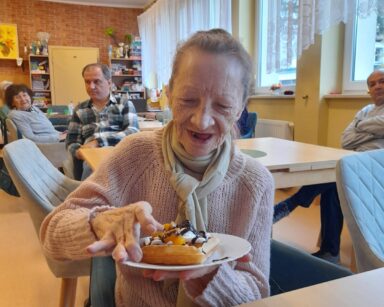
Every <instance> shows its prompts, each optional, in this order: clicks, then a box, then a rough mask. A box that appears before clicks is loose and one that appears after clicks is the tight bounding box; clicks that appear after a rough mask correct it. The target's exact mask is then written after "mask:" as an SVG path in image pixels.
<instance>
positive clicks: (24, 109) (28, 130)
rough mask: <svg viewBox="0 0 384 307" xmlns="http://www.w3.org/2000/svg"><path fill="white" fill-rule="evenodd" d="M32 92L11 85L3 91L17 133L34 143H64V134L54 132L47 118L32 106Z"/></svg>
mask: <svg viewBox="0 0 384 307" xmlns="http://www.w3.org/2000/svg"><path fill="white" fill-rule="evenodd" d="M32 95H33V93H32V91H31V89H30V88H29V87H28V86H26V85H24V84H12V85H9V86H8V87H7V89H6V90H5V102H6V104H7V105H8V107H9V109H11V111H10V112H9V113H8V118H9V119H11V120H12V121H13V122H14V123H15V125H16V127H17V129H18V131H19V132H20V133H21V135H22V136H24V137H25V138H27V139H30V140H32V141H34V142H36V143H56V142H60V141H64V140H65V138H66V133H65V132H60V131H57V130H55V128H54V127H53V125H52V123H51V122H50V121H49V119H48V118H47V116H46V115H45V114H44V113H43V112H42V111H41V110H40V109H39V108H37V107H34V106H32Z"/></svg>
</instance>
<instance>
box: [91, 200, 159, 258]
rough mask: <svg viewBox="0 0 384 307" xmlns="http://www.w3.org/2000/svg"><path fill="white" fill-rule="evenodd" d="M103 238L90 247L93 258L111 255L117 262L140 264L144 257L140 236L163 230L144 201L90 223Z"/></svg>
mask: <svg viewBox="0 0 384 307" xmlns="http://www.w3.org/2000/svg"><path fill="white" fill-rule="evenodd" d="M91 225H92V228H93V231H94V232H95V233H96V236H97V237H98V238H100V240H99V241H96V242H94V243H92V244H91V245H89V246H88V247H87V251H88V252H89V253H91V254H97V253H100V252H106V253H111V251H112V257H113V259H114V260H115V261H117V262H123V261H126V260H132V261H136V262H138V261H140V260H141V258H142V256H143V254H142V251H141V248H140V245H139V238H140V233H141V231H143V232H144V233H148V234H149V233H152V232H154V231H156V230H161V229H162V228H163V226H162V225H161V224H160V223H158V222H157V221H156V220H155V219H154V217H153V216H152V207H151V205H150V204H149V203H147V202H145V201H139V202H137V203H133V204H130V205H128V206H125V207H122V208H116V209H111V210H107V211H104V212H101V213H99V214H98V215H97V216H96V217H95V218H94V219H92V220H91Z"/></svg>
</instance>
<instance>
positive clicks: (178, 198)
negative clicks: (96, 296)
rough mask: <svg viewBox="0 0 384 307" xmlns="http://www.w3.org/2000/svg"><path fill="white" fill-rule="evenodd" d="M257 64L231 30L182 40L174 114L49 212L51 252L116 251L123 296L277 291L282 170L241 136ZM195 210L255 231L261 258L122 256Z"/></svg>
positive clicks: (191, 297) (206, 298)
mask: <svg viewBox="0 0 384 307" xmlns="http://www.w3.org/2000/svg"><path fill="white" fill-rule="evenodd" d="M251 67H252V65H251V60H250V57H249V55H248V54H247V53H246V51H245V50H244V48H243V47H242V46H241V44H240V43H239V42H237V41H236V40H235V39H234V38H232V36H231V35H230V34H229V33H227V32H226V31H224V30H220V29H213V30H209V31H201V32H197V33H196V34H195V35H193V36H192V37H191V38H190V39H188V40H187V41H186V42H184V44H183V45H181V46H179V48H178V50H177V53H176V55H175V58H174V63H173V69H172V75H171V79H170V82H169V90H168V98H169V101H170V107H171V109H172V113H173V119H172V120H171V121H170V122H169V123H168V124H167V125H166V126H165V127H164V128H162V129H160V130H155V131H148V132H142V133H140V135H139V134H132V135H130V136H128V137H126V138H124V140H122V141H121V142H120V143H119V144H118V145H117V146H116V147H115V149H114V150H113V152H112V154H111V155H110V156H109V159H108V160H107V161H105V163H103V164H102V165H100V168H98V169H97V170H96V171H95V172H94V173H93V174H92V176H90V177H88V178H87V180H85V181H84V182H83V183H82V184H81V186H80V187H79V188H78V189H77V190H76V191H74V192H73V193H72V194H70V195H69V197H68V198H67V199H66V201H65V202H64V203H63V204H61V205H60V206H59V207H58V208H56V210H54V211H53V212H51V213H50V214H49V215H48V216H47V217H46V219H45V220H44V222H43V223H42V226H41V242H42V244H43V248H44V251H45V253H46V254H47V255H48V256H49V257H52V258H56V259H61V260H64V259H83V258H88V257H91V256H94V255H98V254H100V253H105V252H106V253H107V254H110V253H112V256H113V258H114V259H115V261H116V270H117V280H116V288H115V289H116V291H115V293H116V295H115V300H116V305H117V306H174V305H176V301H180V300H181V301H183V300H188V301H192V302H193V303H195V304H198V305H205V306H208V305H210V306H232V305H238V304H241V303H245V302H249V301H253V300H256V299H261V298H263V297H266V296H268V295H269V262H270V235H271V230H272V229H271V227H272V210H273V206H272V205H273V195H274V185H273V179H272V176H271V174H270V173H269V172H268V170H267V169H266V168H265V167H263V166H262V165H261V164H260V163H259V162H257V160H256V159H253V158H251V157H249V156H247V155H245V154H243V153H242V152H241V151H240V150H239V149H238V148H237V147H236V146H235V145H234V143H233V142H232V136H231V132H232V131H233V129H234V127H235V126H236V122H237V120H238V119H239V117H240V114H241V112H242V110H243V108H244V106H245V102H246V98H247V96H248V89H249V85H250V82H251V80H252V72H251ZM185 219H188V220H190V221H191V223H192V224H193V226H195V227H196V228H197V229H198V230H201V231H208V232H218V233H226V234H232V235H236V236H240V237H242V238H244V239H246V240H248V241H249V242H250V243H251V245H252V250H251V251H250V253H251V256H252V257H251V258H252V259H249V257H247V258H244V259H243V260H249V261H248V262H241V261H235V262H232V263H224V264H222V265H219V266H217V267H216V266H214V267H209V268H201V269H196V270H190V271H181V272H177V271H176V272H170V271H156V270H144V271H143V270H138V269H133V268H131V267H129V266H127V265H124V264H122V262H124V261H125V260H131V261H135V262H139V261H140V260H141V258H142V253H141V248H140V246H139V243H138V241H137V239H138V237H140V236H143V235H144V234H146V233H151V232H153V231H155V230H157V229H161V224H164V223H168V222H170V221H172V220H175V221H176V222H177V223H180V222H182V221H183V220H185ZM74 243H75V244H74ZM175 278H176V280H175ZM178 289H179V291H178ZM91 300H92V299H91ZM180 306H181V305H180ZM183 306H186V305H184V304H183Z"/></svg>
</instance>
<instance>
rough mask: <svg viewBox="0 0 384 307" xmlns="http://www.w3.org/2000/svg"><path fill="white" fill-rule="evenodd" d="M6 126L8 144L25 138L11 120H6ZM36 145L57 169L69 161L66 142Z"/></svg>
mask: <svg viewBox="0 0 384 307" xmlns="http://www.w3.org/2000/svg"><path fill="white" fill-rule="evenodd" d="M6 126H7V130H8V143H11V142H13V141H16V140H19V139H21V138H22V137H23V136H22V135H21V133H20V132H19V130H18V129H17V127H16V125H15V123H14V122H13V120H11V119H10V118H7V119H6ZM36 145H37V147H39V149H40V150H41V152H42V153H43V154H44V155H45V156H46V157H47V159H48V160H49V161H50V162H51V163H52V164H53V165H54V166H55V167H57V168H59V167H62V166H63V163H64V161H65V160H66V159H67V150H66V148H65V143H64V142H57V143H38V144H36Z"/></svg>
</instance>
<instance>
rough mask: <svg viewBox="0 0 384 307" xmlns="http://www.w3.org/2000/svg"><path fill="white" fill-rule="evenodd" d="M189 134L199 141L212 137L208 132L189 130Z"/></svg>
mask: <svg viewBox="0 0 384 307" xmlns="http://www.w3.org/2000/svg"><path fill="white" fill-rule="evenodd" d="M191 135H192V137H193V138H194V139H196V140H199V141H207V140H209V139H210V138H211V137H212V134H210V133H197V132H191Z"/></svg>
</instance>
